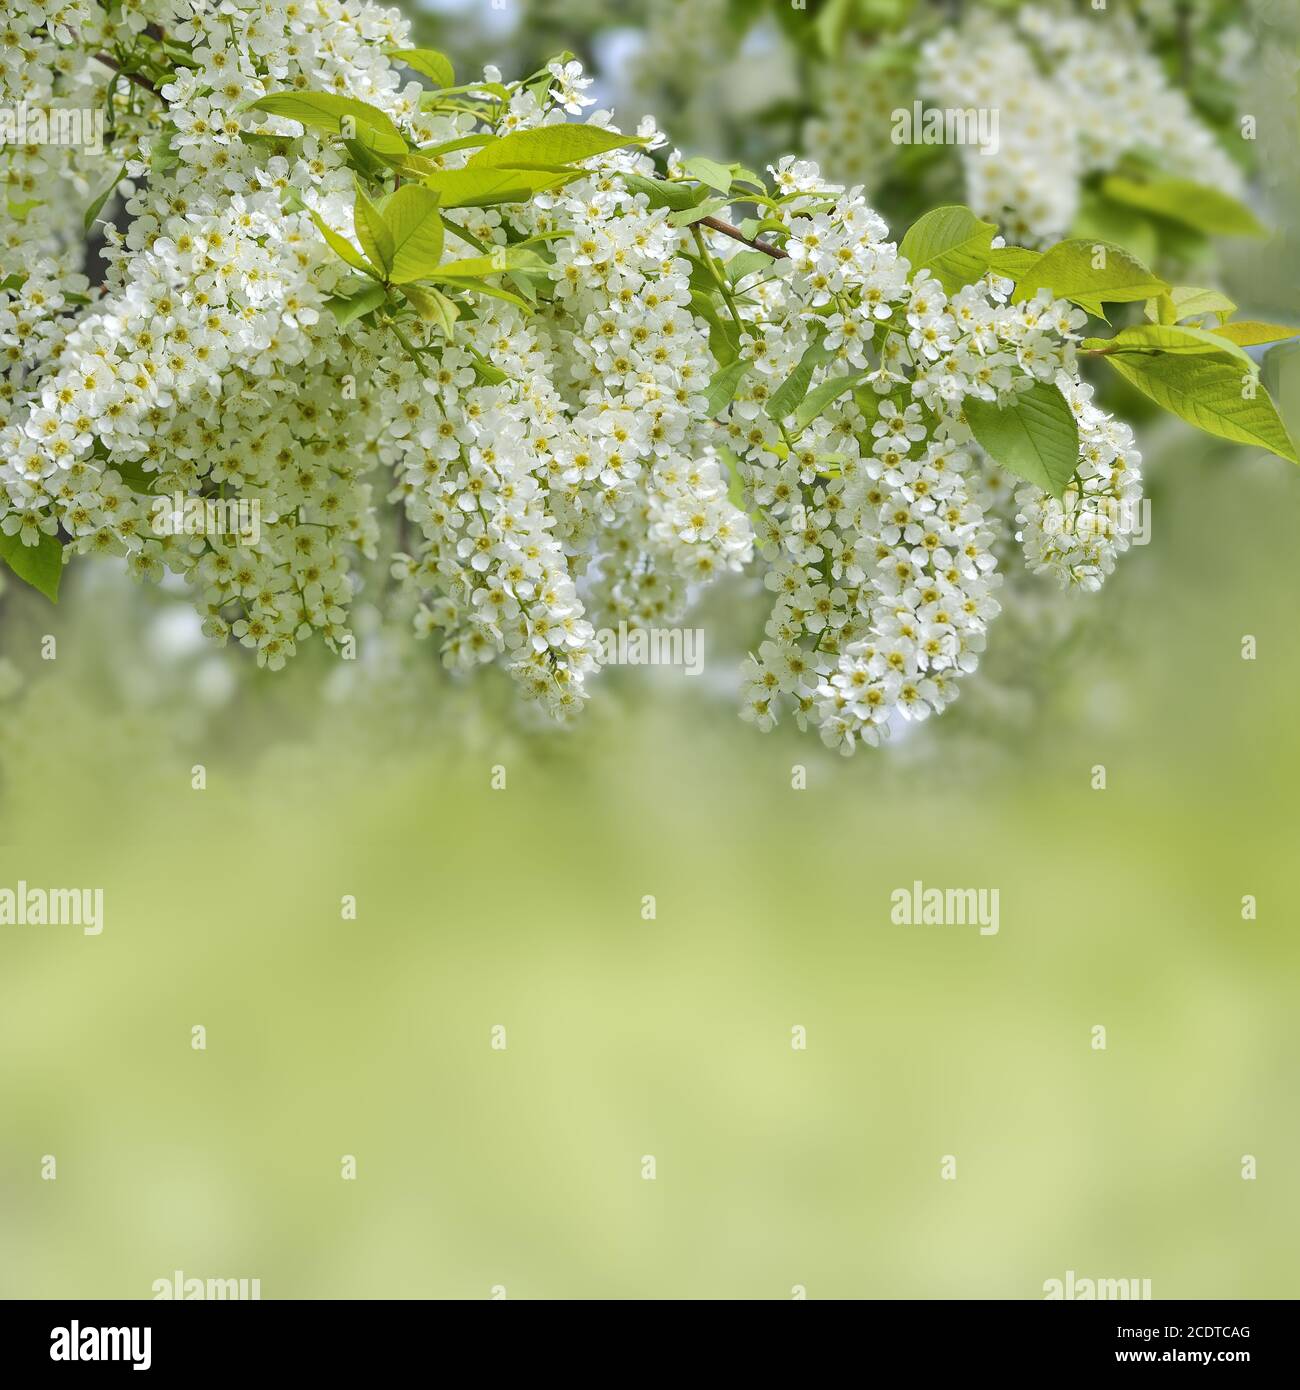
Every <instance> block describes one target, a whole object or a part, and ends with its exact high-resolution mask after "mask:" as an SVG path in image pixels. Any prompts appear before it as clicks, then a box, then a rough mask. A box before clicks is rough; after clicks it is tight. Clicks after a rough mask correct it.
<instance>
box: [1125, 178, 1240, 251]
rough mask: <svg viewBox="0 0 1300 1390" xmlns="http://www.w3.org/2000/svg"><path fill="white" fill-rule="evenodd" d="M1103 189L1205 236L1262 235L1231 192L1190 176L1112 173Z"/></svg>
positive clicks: (1136, 206)
mask: <svg viewBox="0 0 1300 1390" xmlns="http://www.w3.org/2000/svg"><path fill="white" fill-rule="evenodd" d="M1101 190H1102V192H1103V193H1104V194H1105V195H1106V197H1108V198H1112V199H1114V201H1115V202H1117V203H1124V204H1125V205H1127V206H1128V207H1134V208H1141V209H1142V211H1144V212H1154V213H1156V214H1157V215H1159V216H1160V217H1169V218H1172V219H1173V220H1174V221H1175V222H1181V223H1182V224H1183V225H1184V226H1186V227H1192V228H1194V229H1195V230H1196V231H1198V232H1204V233H1205V234H1206V236H1256V237H1257V236H1264V235H1266V229H1265V227H1264V226H1263V225H1262V224H1261V223H1260V222H1259V220H1258V219H1257V218H1256V216H1255V214H1254V213H1253V212H1251V210H1250V209H1249V208H1248V207H1246V206H1245V205H1244V204H1243V203H1240V202H1238V201H1237V199H1236V198H1233V197H1232V196H1231V195H1230V194H1227V193H1223V192H1221V191H1220V190H1219V189H1217V188H1210V187H1208V186H1207V185H1205V184H1202V183H1193V182H1192V181H1191V180H1190V179H1177V178H1158V179H1152V180H1150V181H1149V182H1145V183H1139V182H1138V181H1137V180H1135V179H1126V178H1122V177H1121V176H1120V175H1118V174H1112V175H1111V176H1110V177H1109V178H1107V179H1104V180H1103V181H1102V185H1101Z"/></svg>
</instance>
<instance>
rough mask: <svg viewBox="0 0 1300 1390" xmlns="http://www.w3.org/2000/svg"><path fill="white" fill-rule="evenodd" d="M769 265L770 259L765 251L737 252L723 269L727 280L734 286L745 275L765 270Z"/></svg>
mask: <svg viewBox="0 0 1300 1390" xmlns="http://www.w3.org/2000/svg"><path fill="white" fill-rule="evenodd" d="M771 264H772V258H771V256H769V255H768V254H767V252H766V251H738V252H737V253H736V254H735V255H734V256H732V258H731V259H730V260H729V261H727V262H726V263H725V265H724V266H723V269H724V270H725V271H726V272H727V280H728V281H729V282H730V283H731V284H733V285H734V284H736V283H737V282H738V281H740V280H743V279H744V278H745V276H746V275H753V274H754V272H755V271H759V270H767V269H768V268H769V267H770V266H771Z"/></svg>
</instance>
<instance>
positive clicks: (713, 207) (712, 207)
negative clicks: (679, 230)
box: [668, 198, 728, 227]
mask: <svg viewBox="0 0 1300 1390" xmlns="http://www.w3.org/2000/svg"><path fill="white" fill-rule="evenodd" d="M727 205H728V202H727V199H726V198H710V199H709V200H708V202H706V203H701V204H700V205H699V206H698V207H693V208H683V209H682V210H681V211H680V212H670V213H669V214H668V221H669V224H670V225H671V226H674V227H691V226H693V225H694V224H695V223H696V222H699V221H701V220H702V219H703V218H705V217H712V216H713V214H714V213H715V212H721V211H722V209H723V208H725V207H726V206H727Z"/></svg>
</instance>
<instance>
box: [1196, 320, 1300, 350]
mask: <svg viewBox="0 0 1300 1390" xmlns="http://www.w3.org/2000/svg"><path fill="white" fill-rule="evenodd" d="M1210 332H1211V333H1212V334H1213V335H1214V336H1215V337H1216V338H1227V340H1228V341H1229V342H1230V343H1237V344H1239V345H1240V346H1241V347H1255V346H1256V345H1257V344H1259V343H1280V342H1283V341H1285V340H1286V339H1287V338H1295V337H1297V336H1300V328H1287V327H1285V326H1284V325H1283V324H1280V323H1256V322H1254V321H1253V320H1252V319H1242V320H1241V321H1240V322H1239V323H1221V324H1220V325H1219V326H1218V328H1211V329H1210Z"/></svg>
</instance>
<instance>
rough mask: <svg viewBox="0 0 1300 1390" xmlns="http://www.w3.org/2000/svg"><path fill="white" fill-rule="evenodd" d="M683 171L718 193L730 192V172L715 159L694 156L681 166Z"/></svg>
mask: <svg viewBox="0 0 1300 1390" xmlns="http://www.w3.org/2000/svg"><path fill="white" fill-rule="evenodd" d="M682 169H683V171H684V172H685V173H686V174H688V175H689V176H690V177H691V178H693V179H697V180H698V181H699V182H700V183H703V184H707V185H708V186H709V187H710V188H712V189H714V190H715V191H716V192H718V193H730V192H731V170H730V169H729V168H727V166H726V165H725V164H719V163H718V162H717V160H715V159H706V158H705V157H704V156H703V155H695V156H694V157H693V158H691V159H688V160H686V161H685V162H684V163H683V164H682Z"/></svg>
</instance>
